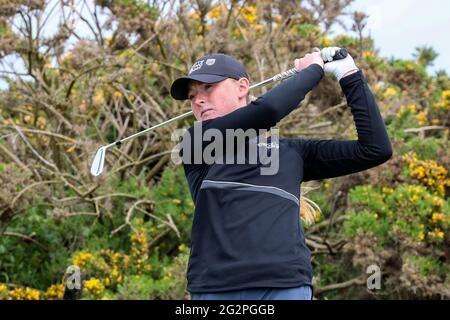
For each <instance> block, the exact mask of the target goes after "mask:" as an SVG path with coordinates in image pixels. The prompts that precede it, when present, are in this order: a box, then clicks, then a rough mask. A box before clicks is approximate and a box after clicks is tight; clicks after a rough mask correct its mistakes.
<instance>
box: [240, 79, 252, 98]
mask: <svg viewBox="0 0 450 320" xmlns="http://www.w3.org/2000/svg"><path fill="white" fill-rule="evenodd" d="M249 88H250V81H248V79H247V78H240V79H239V80H238V96H239V98H246V97H247V95H248V91H249V90H250V89H249Z"/></svg>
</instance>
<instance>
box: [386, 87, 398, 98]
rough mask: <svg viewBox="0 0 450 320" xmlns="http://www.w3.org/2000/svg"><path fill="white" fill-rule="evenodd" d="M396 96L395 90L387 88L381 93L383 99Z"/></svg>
mask: <svg viewBox="0 0 450 320" xmlns="http://www.w3.org/2000/svg"><path fill="white" fill-rule="evenodd" d="M396 95H397V90H395V89H394V88H390V87H389V88H387V89H386V91H384V93H383V97H385V98H390V97H394V96H396Z"/></svg>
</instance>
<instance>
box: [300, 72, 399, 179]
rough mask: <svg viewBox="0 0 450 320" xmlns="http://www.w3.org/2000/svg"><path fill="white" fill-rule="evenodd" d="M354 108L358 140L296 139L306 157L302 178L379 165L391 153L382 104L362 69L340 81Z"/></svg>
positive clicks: (353, 170)
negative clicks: (378, 103)
mask: <svg viewBox="0 0 450 320" xmlns="http://www.w3.org/2000/svg"><path fill="white" fill-rule="evenodd" d="M340 85H341V87H342V90H343V92H344V94H345V96H346V98H347V103H348V105H349V106H350V108H351V112H352V114H353V118H354V121H355V125H356V130H357V133H358V140H357V141H354V140H310V139H294V143H295V145H296V148H298V149H297V150H299V153H300V155H301V156H302V157H303V163H304V164H303V166H304V177H303V181H309V180H319V179H326V178H333V177H339V176H343V175H347V174H351V173H355V172H359V171H363V170H367V169H369V168H372V167H375V166H377V165H380V164H382V163H384V162H386V161H387V160H389V159H390V158H391V156H392V146H391V141H390V140H389V136H388V133H387V130H386V127H385V124H384V121H383V118H382V117H381V114H380V111H379V108H378V106H377V103H376V101H375V98H374V96H373V94H372V92H371V91H370V89H369V86H368V84H367V81H366V79H365V77H364V75H363V73H362V72H361V71H358V72H357V73H354V74H352V75H349V76H347V77H345V78H343V79H341V81H340Z"/></svg>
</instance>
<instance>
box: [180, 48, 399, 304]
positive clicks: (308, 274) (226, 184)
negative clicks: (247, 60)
mask: <svg viewBox="0 0 450 320" xmlns="http://www.w3.org/2000/svg"><path fill="white" fill-rule="evenodd" d="M339 50H340V49H339V48H331V47H330V48H325V49H323V50H322V51H321V52H313V53H309V54H306V55H305V56H304V57H303V58H300V59H296V60H295V62H294V65H295V68H296V69H297V71H298V73H297V74H296V75H294V76H293V77H291V78H290V79H288V80H285V81H283V82H282V83H280V84H279V85H277V86H276V87H274V88H272V89H271V90H269V91H267V92H266V93H265V94H264V95H262V96H261V97H259V98H257V99H256V100H255V101H252V102H250V103H249V102H248V91H249V80H248V76H247V73H246V71H245V68H244V66H243V65H242V64H241V63H239V62H238V61H236V60H235V59H234V58H232V57H230V56H227V55H224V54H210V55H207V56H205V57H203V58H201V59H199V60H198V61H197V62H196V63H195V64H194V65H193V66H192V68H191V69H190V72H189V74H188V75H187V76H185V77H182V78H179V79H177V80H176V81H175V82H174V83H173V84H172V87H171V95H172V97H173V98H174V99H177V100H185V99H189V100H190V101H191V106H192V111H193V113H194V115H195V117H196V119H197V120H198V122H196V123H195V124H194V125H193V126H192V127H190V128H189V129H188V130H187V131H186V134H185V135H184V136H183V140H182V142H181V153H180V154H181V155H182V157H183V158H182V159H183V166H184V170H185V174H186V178H187V180H188V184H189V188H190V192H191V195H192V198H193V200H194V203H195V205H196V206H195V214H194V220H193V226H192V240H191V241H192V242H191V253H190V258H189V264H188V270H187V279H188V286H187V290H188V291H189V292H190V293H191V296H192V299H213V300H215V299H225V300H228V299H244V300H247V299H252V300H260V299H294V300H301V299H307V300H309V299H312V296H313V291H312V289H313V287H312V267H311V262H310V251H309V249H308V248H307V246H306V244H305V237H304V233H303V230H302V229H303V228H302V226H301V221H300V218H299V214H298V212H299V197H300V190H299V185H300V183H301V182H302V181H309V180H319V179H326V178H333V177H338V176H342V175H347V174H351V173H355V172H359V171H362V170H366V169H369V168H372V167H375V166H377V165H380V164H382V163H384V162H386V161H387V160H388V159H389V158H390V157H391V155H392V147H391V142H390V140H389V137H388V134H387V131H386V128H385V125H384V122H383V119H382V117H381V115H380V111H379V109H378V106H377V104H376V102H375V99H374V96H373V95H372V93H371V91H370V89H369V87H368V85H367V82H366V80H365V78H364V75H363V73H362V72H361V71H360V70H359V69H358V68H357V67H356V65H355V63H354V61H353V59H352V57H351V56H350V55H347V56H346V57H345V58H344V59H341V60H334V59H333V57H334V56H335V54H336V53H337V52H339ZM324 62H325V63H324ZM324 69H325V70H324ZM324 71H328V72H330V73H332V74H333V75H334V76H335V77H336V78H337V80H338V81H339V83H340V85H341V87H342V90H343V92H344V94H345V96H346V98H347V103H348V105H349V106H350V108H351V112H352V114H353V117H354V122H355V125H356V128H357V132H358V140H357V141H350V140H347V141H345V140H309V139H300V138H298V139H283V138H279V139H278V137H277V136H274V135H272V136H271V137H268V138H267V143H262V144H261V143H259V141H260V140H259V139H260V138H261V136H258V137H257V139H246V140H245V143H241V144H243V145H245V146H249V145H251V144H256V145H257V147H258V148H265V149H271V150H266V151H269V153H270V151H272V152H273V151H275V150H277V151H278V159H277V161H278V169H277V172H276V173H275V174H269V175H264V174H261V167H264V164H261V163H259V162H257V163H256V164H254V163H252V164H249V163H244V164H240V163H231V164H230V163H228V162H227V163H224V162H223V161H219V159H220V158H221V157H228V158H230V157H231V158H233V157H234V156H235V155H234V154H233V153H235V152H239V150H240V147H241V146H239V145H238V146H237V148H234V149H232V151H231V152H230V151H229V150H228V149H226V148H225V147H224V148H223V153H224V154H220V152H219V151H217V150H220V148H218V149H217V150H216V151H217V152H215V154H214V159H215V160H217V161H215V162H214V163H211V162H207V161H205V160H204V159H202V157H201V155H203V154H204V153H203V152H204V151H205V150H206V149H207V148H208V146H210V144H211V143H213V140H212V139H211V137H209V138H205V136H204V135H205V134H206V132H207V131H208V130H211V129H212V130H215V132H216V133H217V132H219V133H222V134H223V136H224V137H225V136H226V132H227V130H241V131H242V130H243V131H245V130H250V129H252V130H259V129H270V128H271V127H273V126H275V125H276V124H277V122H279V121H280V120H281V119H283V118H284V117H285V116H287V115H288V114H289V113H290V112H292V111H293V110H294V109H295V108H296V107H297V106H298V105H299V103H300V102H301V101H302V100H303V99H304V97H305V95H306V94H307V93H308V92H309V91H310V90H311V89H313V88H314V87H315V86H316V85H317V84H318V82H319V81H320V80H321V79H322V77H323V76H324ZM198 129H200V130H198ZM275 139H276V141H277V142H276V143H273V142H274V141H275ZM227 143H228V142H227ZM225 144H226V143H224V145H225ZM188 149H189V150H190V151H189V154H188V153H187V152H186V151H187V150H188ZM236 150H238V151H236ZM230 153H231V154H230ZM199 154H200V157H197V156H198V155H199ZM186 155H187V156H186ZM246 155H247V153H246ZM196 157H197V158H196ZM245 158H246V159H248V158H247V156H246V157H245ZM199 159H200V160H199Z"/></svg>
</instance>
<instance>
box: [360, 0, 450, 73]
mask: <svg viewBox="0 0 450 320" xmlns="http://www.w3.org/2000/svg"><path fill="white" fill-rule="evenodd" d="M352 9H354V10H358V11H362V12H365V13H366V14H368V15H369V18H368V24H367V27H366V31H365V32H366V33H365V34H364V35H367V34H370V35H371V36H372V38H374V40H375V47H376V49H378V50H379V53H380V55H381V56H383V57H392V56H393V57H395V58H403V59H412V58H413V56H412V54H413V53H414V51H415V48H416V47H417V46H424V45H426V46H431V47H433V48H434V50H435V51H436V52H437V53H439V56H438V57H437V58H436V60H435V63H434V66H433V67H431V68H429V69H428V71H430V72H431V73H434V71H436V70H441V69H444V70H446V71H447V73H448V74H449V73H450V35H449V32H448V31H449V25H450V1H448V0H427V1H423V0H356V1H355V2H354V3H353V5H352Z"/></svg>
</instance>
